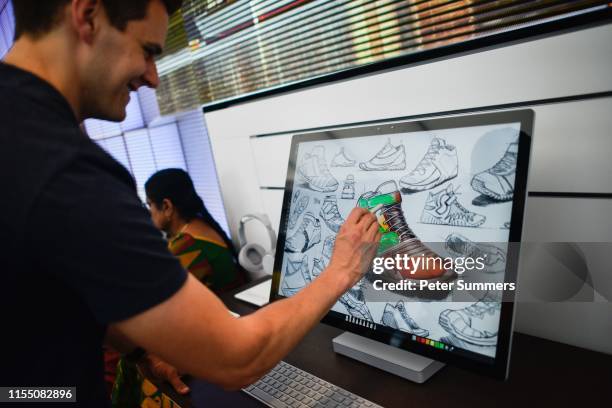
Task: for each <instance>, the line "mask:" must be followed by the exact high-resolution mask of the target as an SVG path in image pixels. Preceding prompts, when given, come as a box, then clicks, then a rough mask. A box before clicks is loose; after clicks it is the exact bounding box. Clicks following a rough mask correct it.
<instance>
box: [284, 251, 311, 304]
mask: <svg viewBox="0 0 612 408" xmlns="http://www.w3.org/2000/svg"><path fill="white" fill-rule="evenodd" d="M311 280H312V279H311V277H310V273H309V272H308V255H304V257H303V258H302V259H300V260H297V261H296V260H293V261H292V260H291V259H289V260H288V262H287V267H286V268H285V275H284V276H283V284H282V285H281V293H282V294H283V296H287V297H289V296H293V295H295V294H296V293H297V292H298V291H299V290H300V289H302V288H303V287H304V286H306V285H307V284H309V283H310V282H311Z"/></svg>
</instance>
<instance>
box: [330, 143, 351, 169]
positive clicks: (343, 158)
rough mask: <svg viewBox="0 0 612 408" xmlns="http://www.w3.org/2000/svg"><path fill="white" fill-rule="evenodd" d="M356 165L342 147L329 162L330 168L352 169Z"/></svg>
mask: <svg viewBox="0 0 612 408" xmlns="http://www.w3.org/2000/svg"><path fill="white" fill-rule="evenodd" d="M356 163H357V161H356V160H353V159H350V158H349V157H348V156H347V155H346V152H345V151H344V147H341V148H340V151H339V152H338V153H336V155H335V156H334V158H333V159H332V161H331V166H332V167H353V166H354V165H355V164H356Z"/></svg>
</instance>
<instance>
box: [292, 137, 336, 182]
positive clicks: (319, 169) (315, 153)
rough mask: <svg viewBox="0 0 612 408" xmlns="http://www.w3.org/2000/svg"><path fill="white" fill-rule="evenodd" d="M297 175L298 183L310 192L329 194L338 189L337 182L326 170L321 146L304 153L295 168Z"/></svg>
mask: <svg viewBox="0 0 612 408" xmlns="http://www.w3.org/2000/svg"><path fill="white" fill-rule="evenodd" d="M297 175H298V181H299V182H302V183H303V184H305V185H306V186H308V188H310V189H311V190H314V191H319V192H323V193H331V192H333V191H336V190H337V189H338V181H337V180H336V179H335V178H334V176H332V174H331V173H330V172H329V169H328V168H327V163H326V161H325V147H323V146H315V147H314V148H313V149H312V151H311V152H310V153H306V155H305V156H304V158H303V159H302V162H301V163H300V165H299V166H298V168H297Z"/></svg>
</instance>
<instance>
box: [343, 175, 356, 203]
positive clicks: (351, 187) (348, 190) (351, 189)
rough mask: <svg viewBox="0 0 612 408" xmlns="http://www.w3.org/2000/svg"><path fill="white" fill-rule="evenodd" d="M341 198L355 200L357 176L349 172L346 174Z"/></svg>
mask: <svg viewBox="0 0 612 408" xmlns="http://www.w3.org/2000/svg"><path fill="white" fill-rule="evenodd" d="M340 198H342V199H344V200H354V199H355V176H353V175H352V174H349V175H348V176H346V180H344V186H342V195H341V196H340Z"/></svg>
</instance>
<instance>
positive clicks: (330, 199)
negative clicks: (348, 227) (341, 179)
mask: <svg viewBox="0 0 612 408" xmlns="http://www.w3.org/2000/svg"><path fill="white" fill-rule="evenodd" d="M319 216H320V217H321V218H323V221H325V225H327V226H328V227H329V229H330V230H332V231H334V232H338V231H340V227H341V226H342V224H344V218H342V215H340V211H338V201H337V200H336V195H335V194H332V195H328V196H326V197H325V199H324V200H323V204H321V210H320V211H319Z"/></svg>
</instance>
